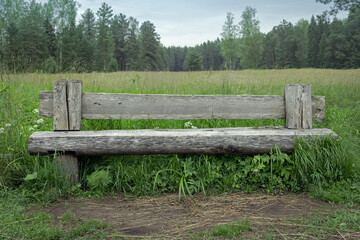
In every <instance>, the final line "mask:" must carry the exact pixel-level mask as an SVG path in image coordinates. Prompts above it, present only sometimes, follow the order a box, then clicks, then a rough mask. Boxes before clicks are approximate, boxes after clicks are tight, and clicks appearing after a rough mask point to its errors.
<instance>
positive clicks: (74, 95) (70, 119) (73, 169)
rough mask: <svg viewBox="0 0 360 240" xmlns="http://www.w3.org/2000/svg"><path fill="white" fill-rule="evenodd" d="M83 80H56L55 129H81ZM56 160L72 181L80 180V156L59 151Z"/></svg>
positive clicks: (54, 98)
mask: <svg viewBox="0 0 360 240" xmlns="http://www.w3.org/2000/svg"><path fill="white" fill-rule="evenodd" d="M81 95H82V82H81V81H70V82H69V81H67V80H65V79H60V80H56V81H55V83H54V97H53V100H54V112H53V114H54V116H53V119H54V131H79V130H80V129H81ZM56 160H57V161H58V162H59V163H60V165H61V167H62V170H63V171H64V173H65V174H66V175H68V177H69V178H70V180H71V181H73V182H78V181H79V164H78V158H77V156H76V155H75V154H74V153H71V152H65V153H59V154H58V155H57V156H56Z"/></svg>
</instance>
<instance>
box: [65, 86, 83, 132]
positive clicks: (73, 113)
mask: <svg viewBox="0 0 360 240" xmlns="http://www.w3.org/2000/svg"><path fill="white" fill-rule="evenodd" d="M81 96H82V81H80V80H72V81H70V82H69V84H68V99H67V101H68V108H69V130H73V131H74V130H77V131H78V130H80V129H81Z"/></svg>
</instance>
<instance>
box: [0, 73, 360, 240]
mask: <svg viewBox="0 0 360 240" xmlns="http://www.w3.org/2000/svg"><path fill="white" fill-rule="evenodd" d="M59 78H66V79H79V80H83V82H84V86H83V91H86V92H119V93H125V92H127V93H143V94H145V93H152V94H165V93H166V94H206V95H211V94H255V95H264V94H265V95H283V92H284V90H283V89H284V85H285V84H287V83H307V84H311V85H312V94H313V95H323V96H326V120H325V121H324V122H321V123H318V122H316V123H314V127H325V128H330V129H332V130H334V131H335V132H336V133H337V134H338V135H339V138H338V140H336V141H330V140H325V141H322V142H317V143H316V144H313V145H308V144H307V143H305V142H301V141H300V142H299V144H298V145H297V148H296V151H295V152H294V154H292V155H286V154H283V153H281V152H279V151H276V149H274V151H273V153H272V154H269V155H255V156H232V155H223V156H205V155H158V156H117V157H93V158H87V157H85V158H82V159H81V162H80V170H81V174H80V175H81V185H77V186H73V185H72V184H71V183H70V182H68V181H67V179H66V178H63V177H62V175H61V173H60V170H59V168H58V166H57V165H56V163H55V161H53V156H46V157H38V156H29V154H28V152H27V140H28V137H29V135H30V134H32V133H33V132H34V131H38V130H49V131H51V130H52V119H43V120H40V118H39V116H38V113H37V111H36V109H38V108H39V107H38V103H39V101H38V96H39V95H38V94H39V91H46V90H48V91H50V90H52V85H53V81H54V80H56V79H59ZM359 92H360V69H356V70H326V69H325V70H324V69H322V70H320V69H300V70H297V69H289V70H246V71H225V72H212V71H209V72H180V73H170V72H117V73H90V74H54V75H51V74H42V73H33V74H17V75H11V74H6V73H0V108H1V111H0V192H1V193H2V196H1V200H0V202H2V204H3V205H4V204H5V202H6V201H7V198H6V197H4V196H6V194H12V193H13V192H14V191H15V190H16V191H19V192H20V195H21V197H20V198H21V199H22V198H24V199H25V200H21V201H32V202H33V201H37V202H42V203H44V202H53V201H56V200H57V199H59V198H60V197H66V196H74V195H84V196H87V195H103V194H108V193H124V194H130V195H146V194H160V193H165V192H176V191H179V190H180V193H181V192H183V193H184V192H185V190H186V192H189V193H195V192H203V193H204V194H212V193H223V192H231V191H239V190H242V191H247V192H251V191H254V190H259V189H260V190H261V191H264V192H267V193H273V194H275V193H279V192H283V191H286V190H291V191H308V192H309V193H310V195H312V196H313V197H316V198H320V199H323V200H326V201H331V202H339V203H351V204H355V205H357V204H359V203H360V185H359V179H360V170H359V169H360V161H359V156H360V133H359V132H360V98H359ZM187 122H188V121H181V120H179V121H171V120H133V121H131V120H83V121H82V129H84V130H100V129H146V128H185V127H187V126H189V123H187ZM190 123H191V125H192V126H196V127H198V128H207V127H210V128H212V127H236V126H253V127H257V126H271V125H283V124H284V121H283V120H279V119H267V120H227V119H224V120H213V119H210V120H191V121H190ZM163 169H169V170H168V171H162V170H163ZM91 176H92V177H91ZM91 179H92V180H93V181H92V182H91ZM89 180H90V181H89ZM179 183H180V184H181V183H182V184H183V185H182V186H183V187H182V188H181V185H180V187H179ZM185 187H186V189H185ZM14 189H15V190H14ZM4 194H5V195H4ZM21 201H20V202H21ZM10 203H11V205H13V207H14V209H18V210H12V209H9V208H5V209H7V210H6V211H5V212H3V215H4V217H5V218H8V219H5V218H3V220H4V222H6V223H12V222H14V221H15V222H16V221H18V220H20V221H22V220H26V219H30V218H34V217H38V218H39V219H40V220H41V221H36V222H35V221H30V220H29V222H28V221H27V220H26V221H24V223H23V224H25V225H26V224H30V225H31V226H32V225H33V224H35V225H36V224H37V222H39V224H40V223H42V224H43V225H41V226H38V227H36V229H43V231H44V232H46V231H47V230H46V228H47V227H46V224H49V222H50V223H51V219H49V216H46V214H45V215H41V214H40V216H37V215H30V216H27V215H25V214H24V211H23V209H22V210H19V209H20V208H21V207H19V206H21V205H22V204H24V203H23V202H21V203H19V202H10ZM4 206H5V205H4ZM12 211H16V212H12ZM342 214H343V215H345V216H348V215H351V214H352V213H349V212H343V213H342ZM356 214H357V213H356ZM10 215H11V216H12V215H14V216H18V217H17V218H16V219H12V218H9V217H10ZM0 222H2V221H0ZM44 224H45V225H44ZM83 224H85V223H83ZM70 225H71V224H70ZM90 225H91V224H90ZM95 225H96V224H95ZM10 226H11V224H10ZM84 226H85V225H84ZM24 228H25V227H24ZM76 228H77V227H73V228H72V229H76ZM80 228H81V227H80ZM84 228H89V229H90V228H92V227H84ZM19 231H20V232H24V233H23V234H25V232H26V231H25V230H19ZM39 231H40V230H39ZM74 231H75V230H74ZM77 231H80V230H77ZM102 231H103V230H99V229H98V230H96V231H95V232H102ZM354 231H355V230H354ZM356 231H358V230H356ZM0 232H1V234H3V236H1V237H4V238H8V237H7V236H6V234H7V233H8V232H2V231H0ZM35 232H36V231H35ZM59 232H64V230H61V229H60V230H59ZM70 232H71V231H70ZM80 232H81V231H80ZM85 232H86V231H85ZM55 233H56V231H54V232H51V233H50V232H49V233H44V234H45V235H46V234H50V235H51V234H55ZM4 234H5V235H4ZM11 234H12V233H11ZM11 234H10V235H9V236H10V238H17V237H18V236H14V235H11ZM14 234H15V233H14ZM56 234H60V233H56ZM61 234H63V233H61ZM67 234H70V233H67ZM71 234H74V233H71ZM85 234H90V235H91V233H89V232H87V233H85ZM45 235H44V236H45ZM19 236H25V235H19ZM64 236H65V235H64ZM76 236H80V235H76ZM270 237H271V236H270ZM19 238H21V237H19ZM269 239H270V238H269Z"/></svg>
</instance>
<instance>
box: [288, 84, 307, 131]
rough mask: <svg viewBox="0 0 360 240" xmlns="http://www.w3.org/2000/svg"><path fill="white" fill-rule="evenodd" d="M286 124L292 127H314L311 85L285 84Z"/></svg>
mask: <svg viewBox="0 0 360 240" xmlns="http://www.w3.org/2000/svg"><path fill="white" fill-rule="evenodd" d="M285 113H286V122H285V125H286V127H287V128H290V129H302V128H303V129H309V128H312V100H311V86H310V85H308V84H287V85H286V86H285Z"/></svg>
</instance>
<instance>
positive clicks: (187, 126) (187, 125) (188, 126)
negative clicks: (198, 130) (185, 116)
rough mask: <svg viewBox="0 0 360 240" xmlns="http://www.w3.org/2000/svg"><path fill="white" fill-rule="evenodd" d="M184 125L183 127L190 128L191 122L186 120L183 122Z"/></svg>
mask: <svg viewBox="0 0 360 240" xmlns="http://www.w3.org/2000/svg"><path fill="white" fill-rule="evenodd" d="M184 127H185V128H191V127H192V123H191V122H186V123H185V124H184Z"/></svg>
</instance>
